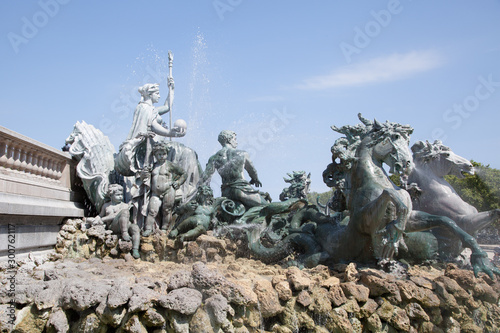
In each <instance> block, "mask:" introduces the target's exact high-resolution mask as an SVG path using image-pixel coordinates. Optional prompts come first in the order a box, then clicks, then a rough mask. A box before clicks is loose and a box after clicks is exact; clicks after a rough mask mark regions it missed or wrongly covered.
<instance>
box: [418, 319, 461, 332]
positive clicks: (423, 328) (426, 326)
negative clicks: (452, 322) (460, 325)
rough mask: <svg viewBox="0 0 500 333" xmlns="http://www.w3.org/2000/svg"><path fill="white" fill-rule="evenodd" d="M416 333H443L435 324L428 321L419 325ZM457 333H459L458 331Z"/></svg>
mask: <svg viewBox="0 0 500 333" xmlns="http://www.w3.org/2000/svg"><path fill="white" fill-rule="evenodd" d="M418 332H419V333H420V332H421V333H444V331H443V330H442V329H441V328H439V327H438V326H436V325H435V324H433V323H431V322H430V321H424V322H423V323H421V324H420V327H419V329H418ZM452 332H453V331H452ZM458 332H460V330H459V331H458Z"/></svg>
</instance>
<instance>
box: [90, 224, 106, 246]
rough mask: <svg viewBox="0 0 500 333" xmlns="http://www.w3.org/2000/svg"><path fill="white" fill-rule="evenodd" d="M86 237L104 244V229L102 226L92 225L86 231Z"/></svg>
mask: <svg viewBox="0 0 500 333" xmlns="http://www.w3.org/2000/svg"><path fill="white" fill-rule="evenodd" d="M87 236H90V237H95V238H97V239H99V240H100V241H101V242H104V239H105V238H106V229H105V227H104V225H94V226H92V227H91V228H89V229H87Z"/></svg>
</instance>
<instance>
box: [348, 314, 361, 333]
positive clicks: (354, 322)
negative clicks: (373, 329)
mask: <svg viewBox="0 0 500 333" xmlns="http://www.w3.org/2000/svg"><path fill="white" fill-rule="evenodd" d="M349 322H350V323H351V326H352V332H353V333H363V324H361V321H359V319H358V318H356V317H352V318H349Z"/></svg>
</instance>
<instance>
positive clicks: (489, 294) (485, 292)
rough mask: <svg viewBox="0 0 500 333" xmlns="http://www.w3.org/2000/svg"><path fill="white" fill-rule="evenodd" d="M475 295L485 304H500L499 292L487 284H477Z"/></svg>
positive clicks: (474, 290)
mask: <svg viewBox="0 0 500 333" xmlns="http://www.w3.org/2000/svg"><path fill="white" fill-rule="evenodd" d="M478 282H479V281H478ZM473 293H474V296H475V297H476V298H478V299H480V300H482V301H484V302H488V303H492V304H495V303H497V302H498V292H497V291H495V290H494V289H493V288H492V287H491V286H490V285H488V284H487V283H485V282H479V283H476V284H475V285H474V289H473Z"/></svg>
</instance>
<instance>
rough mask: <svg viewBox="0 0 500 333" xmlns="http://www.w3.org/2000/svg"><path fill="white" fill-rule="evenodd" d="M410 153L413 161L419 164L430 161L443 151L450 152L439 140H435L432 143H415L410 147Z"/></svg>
mask: <svg viewBox="0 0 500 333" xmlns="http://www.w3.org/2000/svg"><path fill="white" fill-rule="evenodd" d="M411 151H412V153H413V159H414V160H415V161H419V162H428V161H431V160H433V159H435V158H437V157H439V155H440V154H441V153H442V152H444V151H451V149H450V148H449V147H447V146H445V145H443V143H442V142H441V141H440V140H435V141H434V142H433V143H430V142H429V141H427V140H426V141H425V142H423V141H417V142H416V143H415V144H414V145H413V146H412V147H411Z"/></svg>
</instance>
